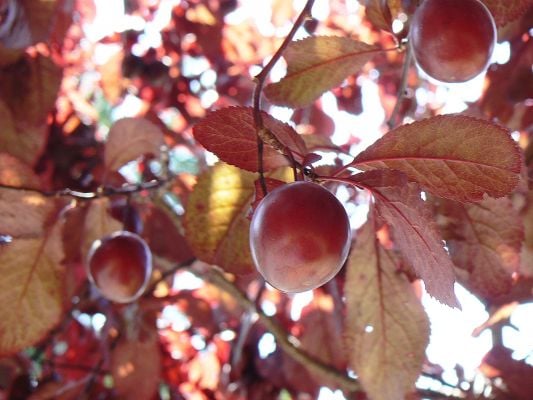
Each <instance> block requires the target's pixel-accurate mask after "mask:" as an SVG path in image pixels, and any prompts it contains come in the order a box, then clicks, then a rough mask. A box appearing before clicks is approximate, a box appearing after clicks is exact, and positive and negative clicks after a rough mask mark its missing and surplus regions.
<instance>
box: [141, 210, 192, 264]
mask: <svg viewBox="0 0 533 400" xmlns="http://www.w3.org/2000/svg"><path fill="white" fill-rule="evenodd" d="M171 212H172V211H166V210H163V209H161V208H159V207H155V206H152V207H150V208H149V209H148V215H147V216H146V220H145V223H144V229H143V234H142V236H143V237H144V239H145V240H146V242H147V243H148V246H150V249H151V250H152V253H154V254H155V255H157V256H160V257H163V258H165V259H167V260H170V261H172V262H173V263H180V262H183V261H186V260H189V259H191V258H192V257H193V254H192V251H191V249H190V248H189V246H188V245H187V242H186V241H185V237H184V236H183V234H182V233H181V232H180V230H179V229H180V227H179V226H177V225H176V223H174V221H173V220H172V218H171V216H170V215H169V213H171ZM161 232H165V234H164V235H162V234H161Z"/></svg>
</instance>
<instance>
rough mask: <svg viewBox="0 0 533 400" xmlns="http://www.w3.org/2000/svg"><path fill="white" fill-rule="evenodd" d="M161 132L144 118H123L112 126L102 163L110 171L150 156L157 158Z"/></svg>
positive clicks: (159, 149) (162, 142)
mask: <svg viewBox="0 0 533 400" xmlns="http://www.w3.org/2000/svg"><path fill="white" fill-rule="evenodd" d="M163 144H164V141H163V132H161V129H159V128H158V127H157V126H156V125H154V124H153V123H151V122H150V121H148V120H146V119H144V118H123V119H121V120H118V121H117V122H115V123H114V124H113V126H112V127H111V129H110V131H109V136H108V137H107V141H106V143H105V149H104V163H105V166H106V167H107V168H108V169H110V170H118V169H119V168H120V167H122V166H123V165H124V164H126V163H128V162H130V161H133V160H136V159H137V158H139V157H141V156H143V155H145V154H151V155H154V156H155V157H159V154H160V153H161V146H163Z"/></svg>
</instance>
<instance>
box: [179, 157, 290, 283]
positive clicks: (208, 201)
mask: <svg viewBox="0 0 533 400" xmlns="http://www.w3.org/2000/svg"><path fill="white" fill-rule="evenodd" d="M284 171H287V170H284ZM278 175H281V176H279V177H278V179H283V176H285V180H288V179H289V178H288V176H289V175H290V174H289V173H287V172H281V173H278ZM271 176H272V175H271ZM257 178H258V175H257V174H255V173H251V172H247V171H244V170H241V169H239V168H237V167H233V166H231V165H228V164H224V163H218V164H217V165H215V166H214V167H213V168H212V169H211V170H209V171H208V172H206V173H205V174H203V175H201V176H200V178H199V179H198V183H197V184H196V186H195V188H194V190H193V192H192V193H191V195H190V196H189V200H188V202H187V206H186V209H185V222H184V225H185V233H186V238H187V241H188V242H189V244H190V246H191V248H192V250H193V252H194V253H195V255H196V257H198V258H199V259H200V260H202V261H205V262H207V263H210V264H216V265H218V266H219V267H221V268H223V269H224V270H226V271H228V272H232V273H238V274H246V273H249V272H252V270H253V269H254V267H253V262H252V259H251V256H250V246H249V243H248V240H249V229H250V221H249V219H248V218H247V216H248V212H249V211H250V204H251V202H252V200H253V197H254V182H255V180H256V179H257Z"/></svg>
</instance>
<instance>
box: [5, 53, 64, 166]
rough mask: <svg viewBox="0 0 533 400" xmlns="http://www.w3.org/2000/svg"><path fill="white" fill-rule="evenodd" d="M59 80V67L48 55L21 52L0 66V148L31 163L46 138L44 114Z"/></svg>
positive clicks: (54, 93)
mask: <svg viewBox="0 0 533 400" xmlns="http://www.w3.org/2000/svg"><path fill="white" fill-rule="evenodd" d="M60 83H61V70H60V69H59V68H58V67H57V66H56V65H55V64H54V63H53V62H52V61H51V60H50V59H48V58H45V57H43V56H40V55H39V56H37V57H35V58H32V57H30V56H25V57H23V58H21V59H20V60H19V61H18V62H16V63H14V64H11V65H9V66H7V67H4V68H1V69H0V120H1V121H2V134H1V135H0V152H6V153H9V154H11V155H13V156H15V157H17V158H19V159H20V160H21V161H23V162H25V163H26V164H28V165H30V166H33V165H34V164H35V163H36V161H37V159H38V158H39V157H40V155H41V153H42V151H43V150H44V146H45V143H46V140H47V135H48V130H47V126H46V118H47V115H48V113H49V112H50V111H51V110H52V108H53V106H54V103H55V100H56V95H57V92H58V90H59V85H60Z"/></svg>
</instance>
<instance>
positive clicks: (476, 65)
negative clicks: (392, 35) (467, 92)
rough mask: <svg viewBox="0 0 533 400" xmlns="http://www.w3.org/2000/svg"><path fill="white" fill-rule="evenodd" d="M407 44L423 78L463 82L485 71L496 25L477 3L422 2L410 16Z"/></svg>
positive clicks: (461, 0)
mask: <svg viewBox="0 0 533 400" xmlns="http://www.w3.org/2000/svg"><path fill="white" fill-rule="evenodd" d="M409 41H410V44H411V47H412V50H413V54H414V57H415V59H416V62H417V63H418V66H419V67H420V68H421V69H422V70H423V71H424V72H425V73H426V74H428V75H429V76H431V77H432V78H434V79H437V80H439V81H442V82H465V81H467V80H469V79H472V78H474V77H475V76H477V75H479V74H480V73H481V72H483V71H484V70H485V68H487V65H488V63H489V60H490V57H491V55H492V51H493V49H494V45H495V43H496V25H495V24H494V19H493V17H492V15H491V13H490V11H489V10H488V9H487V7H486V6H485V5H484V4H483V3H482V2H481V1H479V0H425V1H424V2H423V3H422V4H421V5H420V6H419V7H418V9H417V10H416V12H415V14H414V15H413V19H412V22H411V27H410V33H409Z"/></svg>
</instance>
